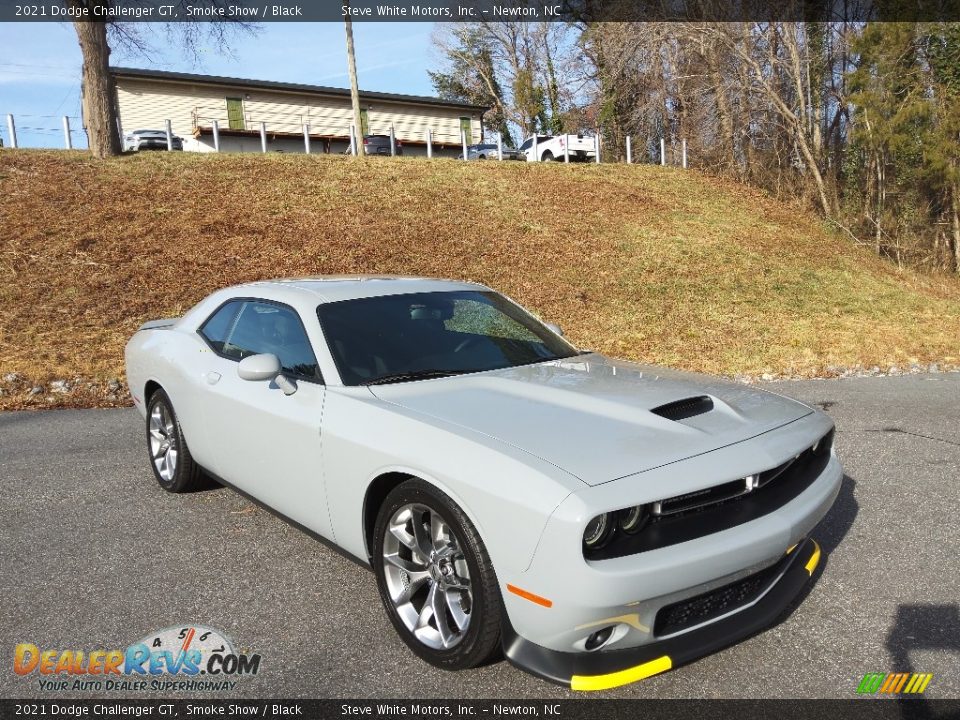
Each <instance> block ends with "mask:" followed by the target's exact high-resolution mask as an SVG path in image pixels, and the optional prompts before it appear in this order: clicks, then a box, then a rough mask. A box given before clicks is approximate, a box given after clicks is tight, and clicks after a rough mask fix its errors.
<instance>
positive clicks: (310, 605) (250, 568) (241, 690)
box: [0, 374, 960, 698]
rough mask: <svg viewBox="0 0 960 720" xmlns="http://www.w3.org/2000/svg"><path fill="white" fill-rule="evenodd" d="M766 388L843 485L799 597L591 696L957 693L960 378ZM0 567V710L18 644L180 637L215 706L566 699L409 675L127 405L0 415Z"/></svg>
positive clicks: (504, 682)
mask: <svg viewBox="0 0 960 720" xmlns="http://www.w3.org/2000/svg"><path fill="white" fill-rule="evenodd" d="M768 387H770V388H771V389H773V390H775V391H776V392H780V393H783V394H785V395H790V396H793V397H796V398H798V399H800V400H803V401H805V402H808V403H811V404H814V403H816V404H820V405H821V406H822V407H824V408H826V409H827V411H828V412H829V413H830V414H831V415H832V416H833V418H834V420H835V421H836V424H837V428H838V434H837V448H838V452H839V454H840V457H841V459H842V461H843V463H844V465H845V468H846V472H847V476H846V477H845V479H844V483H843V487H842V490H841V493H840V497H839V500H838V502H837V504H836V505H835V506H834V508H833V510H832V511H831V513H830V514H829V515H828V517H827V518H826V519H825V520H824V522H823V523H822V524H821V526H820V527H819V528H818V529H817V531H816V532H815V534H814V535H815V537H816V538H817V539H818V540H819V541H820V543H821V545H822V546H823V548H824V550H825V551H826V559H825V561H823V562H822V563H821V565H820V568H819V569H818V571H817V573H816V574H815V576H814V583H813V584H812V585H811V586H810V589H809V591H808V594H807V596H806V597H805V599H803V601H802V602H801V603H800V604H798V606H796V607H795V608H794V609H793V610H792V612H791V613H789V615H788V616H787V617H786V618H784V619H782V620H781V622H780V623H779V624H777V625H776V626H775V627H773V628H770V629H769V630H767V631H766V632H763V633H761V634H759V635H757V636H755V637H753V638H751V639H748V640H747V641H745V642H743V643H741V644H739V645H737V646H735V647H732V648H729V649H727V650H725V651H723V652H720V653H718V654H715V655H712V656H710V657H707V658H704V659H702V660H700V661H698V662H696V663H693V664H691V665H688V666H685V667H682V668H679V669H676V670H674V671H672V672H669V673H666V674H664V675H660V676H657V677H654V678H651V679H649V680H646V681H643V682H641V683H637V684H634V685H631V686H628V687H625V688H620V689H618V690H615V691H611V692H609V693H607V695H608V696H609V697H617V698H626V697H644V698H650V697H664V698H666V697H676V698H700V697H708V698H714V697H744V698H754V697H808V698H827V697H842V698H849V697H852V696H853V695H854V691H855V689H856V686H857V683H858V682H859V680H860V678H861V677H862V676H863V674H864V673H866V672H893V671H906V670H911V671H915V672H924V673H933V674H934V678H933V680H932V681H931V683H930V685H929V687H928V689H927V691H926V695H927V696H929V697H931V698H934V697H937V698H940V697H958V696H960V611H958V601H960V592H958V591H960V557H958V549H960V374H940V375H914V376H905V377H891V378H851V379H844V380H813V381H802V382H789V383H778V384H772V385H769V386H768ZM0 567H2V572H3V583H2V601H0V647H2V648H4V653H6V659H5V660H3V661H2V663H0V697H4V698H13V697H29V696H47V697H50V693H45V692H42V691H40V689H39V688H38V684H37V676H36V674H34V675H32V676H28V677H20V676H17V675H15V674H14V672H13V670H12V652H13V647H14V646H15V645H16V644H17V643H21V642H30V643H34V644H36V645H38V646H39V647H41V648H51V649H54V648H59V649H97V648H101V649H113V648H124V647H126V646H127V645H129V644H130V643H131V642H134V641H136V640H138V639H139V638H141V637H143V636H145V635H147V634H148V633H150V632H151V631H154V630H158V629H161V628H166V627H169V626H176V625H181V624H193V623H199V624H204V625H207V626H210V627H214V628H218V629H220V630H222V631H224V633H225V634H226V635H227V636H229V637H231V638H232V639H233V640H234V643H235V645H236V646H237V647H238V648H243V649H249V650H250V651H252V652H257V653H260V654H261V656H262V664H261V668H260V672H259V674H258V675H256V676H255V677H249V678H245V679H243V680H241V681H240V682H238V684H237V686H236V687H235V688H234V690H232V691H231V693H230V694H229V695H228V697H256V696H261V697H267V696H270V697H410V698H430V697H437V698H449V697H457V698H490V697H509V698H563V697H573V696H574V693H571V692H569V691H567V690H564V689H563V688H558V687H555V686H553V685H550V684H547V683H545V682H542V681H540V680H537V679H535V678H533V677H530V676H528V675H526V674H524V673H522V672H520V671H518V670H516V669H514V668H513V667H511V666H510V665H508V664H507V663H505V662H499V663H495V664H492V665H489V666H486V667H483V668H479V669H476V670H471V671H468V672H462V673H458V674H450V673H447V672H444V671H441V670H437V669H434V668H432V667H430V666H428V665H425V664H424V663H422V662H421V661H419V660H418V659H416V658H415V657H414V656H413V655H412V654H411V653H410V652H409V651H408V650H407V649H406V647H405V646H404V645H403V644H402V642H401V641H400V640H399V638H397V636H396V635H395V634H394V631H393V629H392V627H391V626H390V624H389V622H388V620H387V618H386V616H385V614H384V613H383V610H382V608H381V606H380V602H379V598H378V596H377V591H376V587H375V583H374V578H373V575H372V573H370V572H366V571H364V570H362V569H361V568H359V567H358V566H357V565H355V564H353V563H352V562H350V561H349V560H346V559H344V558H342V557H341V556H340V555H338V554H336V553H334V552H333V551H331V550H329V549H327V548H326V547H324V546H323V545H321V544H319V543H317V542H316V541H315V540H313V539H311V538H310V537H308V536H306V535H303V534H301V533H300V532H299V531H297V530H295V529H293V528H292V527H290V526H288V525H286V524H285V523H283V522H281V521H280V520H278V519H276V518H275V517H273V516H272V515H270V514H269V513H267V512H265V511H263V510H260V509H259V508H257V507H256V506H254V505H252V504H251V503H250V502H248V501H247V500H245V499H244V498H242V497H241V496H239V495H237V494H235V493H234V492H232V491H230V490H227V489H223V488H215V489H211V490H208V491H204V492H199V493H194V494H190V495H183V496H172V495H169V494H166V493H164V492H163V491H161V490H160V488H159V487H158V486H157V484H156V482H155V481H154V479H153V476H152V474H151V472H150V469H149V467H148V465H147V462H146V455H145V451H144V448H143V439H142V424H141V421H140V417H139V415H138V414H137V413H136V411H135V410H133V409H132V408H131V409H123V410H82V411H73V410H64V411H50V412H37V413H3V414H0ZM71 694H72V695H73V696H76V697H90V695H88V694H84V693H82V692H78V693H65V694H58V695H57V696H59V697H64V696H70V695H71ZM580 697H582V696H580Z"/></svg>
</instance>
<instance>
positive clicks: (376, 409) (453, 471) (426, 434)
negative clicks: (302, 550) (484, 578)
mask: <svg viewBox="0 0 960 720" xmlns="http://www.w3.org/2000/svg"><path fill="white" fill-rule="evenodd" d="M321 444H322V452H323V457H324V468H325V473H326V474H327V477H326V486H327V494H328V507H329V509H330V520H331V525H332V527H333V532H334V536H335V537H336V541H337V544H338V545H340V546H341V547H342V548H343V549H344V550H346V551H347V552H349V553H351V554H353V555H355V556H357V557H361V558H366V557H369V553H368V548H367V542H366V537H365V534H364V523H363V518H364V501H365V498H366V496H367V492H368V490H369V488H370V484H371V483H372V482H373V481H374V479H376V478H377V477H380V476H382V475H383V474H384V473H389V472H398V473H403V474H407V475H411V476H414V477H417V478H420V479H421V480H424V481H425V482H429V483H431V484H432V485H434V486H435V487H437V488H438V489H439V490H441V491H443V492H444V493H446V494H447V495H449V496H450V498H451V499H452V500H453V501H454V502H456V503H457V504H458V505H459V506H460V508H461V509H462V510H463V512H464V513H465V514H466V515H467V517H468V518H470V521H471V522H472V523H473V525H474V527H475V528H476V530H477V532H478V533H479V535H480V537H481V539H482V540H483V542H484V545H485V546H486V548H487V552H488V554H489V555H490V558H491V561H492V562H493V564H494V567H495V569H496V570H497V572H498V574H501V575H507V576H513V575H515V574H518V573H520V572H523V570H524V569H525V568H526V567H527V566H528V564H529V563H530V560H531V559H532V557H533V551H534V548H535V547H536V545H537V543H538V542H539V540H540V535H541V533H542V532H543V528H544V526H545V524H546V521H547V518H548V517H549V516H550V514H551V513H552V512H553V510H554V508H555V507H557V506H558V505H559V504H560V503H561V502H562V501H563V499H564V498H566V497H567V495H569V494H570V492H571V491H572V489H574V488H576V487H580V486H582V483H581V482H580V481H579V480H578V479H576V478H574V477H573V476H572V475H569V474H568V473H565V472H564V471H562V470H559V469H558V468H555V467H553V466H552V465H549V463H546V462H545V461H543V460H540V459H538V458H535V457H533V456H532V455H529V454H528V453H526V452H524V451H523V450H520V449H518V448H514V447H512V446H509V445H507V444H505V443H502V442H500V441H498V440H494V439H493V438H489V437H487V436H484V435H482V434H480V433H477V432H474V431H470V430H467V429H465V428H454V427H452V426H449V425H447V424H446V423H444V422H443V421H440V420H437V419H435V418H431V417H427V416H421V415H419V414H418V413H416V412H415V411H411V410H407V409H404V408H401V407H398V406H395V405H392V404H390V403H386V402H383V401H381V400H378V399H377V398H376V397H374V396H373V395H372V394H371V393H370V392H369V391H368V389H367V388H358V387H355V388H346V387H340V388H333V387H331V388H330V389H329V392H328V394H327V399H326V404H325V408H324V427H323V430H322V431H321Z"/></svg>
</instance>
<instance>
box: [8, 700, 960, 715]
mask: <svg viewBox="0 0 960 720" xmlns="http://www.w3.org/2000/svg"><path fill="white" fill-rule="evenodd" d="M0 717H2V718H78V717H79V718H210V717H214V718H294V717H296V718H317V719H324V720H325V719H327V718H409V719H413V718H416V719H418V720H420V719H430V720H434V719H436V718H451V719H455V720H460V719H462V718H481V717H484V718H501V717H505V718H516V717H520V718H534V717H535V718H548V719H550V718H563V719H564V720H580V719H583V720H601V719H603V720H619V719H620V718H623V720H627V719H628V718H629V719H630V720H637V719H638V718H642V719H643V720H680V719H681V718H682V719H684V720H686V719H688V718H696V720H734V719H736V720H740V719H743V720H765V719H766V718H770V719H771V720H774V719H776V720H818V719H822V720H840V719H841V718H842V720H887V719H889V720H895V719H899V720H911V719H913V718H916V719H917V720H920V719H921V718H922V719H924V720H958V719H960V700H928V699H924V698H918V699H910V700H903V699H892V698H891V699H877V698H870V699H867V698H860V699H855V700H602V699H596V700H590V699H584V700H309V699H307V700H252V699H248V700H241V699H237V700H203V699H198V700H180V699H177V700H113V699H104V700H87V699H82V700H70V699H63V700H47V699H44V700H0Z"/></svg>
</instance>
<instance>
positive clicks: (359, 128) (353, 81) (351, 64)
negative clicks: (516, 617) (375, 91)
mask: <svg viewBox="0 0 960 720" xmlns="http://www.w3.org/2000/svg"><path fill="white" fill-rule="evenodd" d="M343 7H344V16H343V25H344V28H345V29H346V31H347V72H349V74H350V100H351V102H352V103H353V127H354V130H353V134H354V136H355V137H354V138H353V142H354V147H355V148H356V151H357V157H361V158H362V157H363V125H362V124H361V122H360V90H359V88H358V87H357V56H356V53H355V52H354V49H353V23H352V22H351V20H350V0H343Z"/></svg>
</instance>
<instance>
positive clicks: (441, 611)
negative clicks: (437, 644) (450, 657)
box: [429, 584, 456, 647]
mask: <svg viewBox="0 0 960 720" xmlns="http://www.w3.org/2000/svg"><path fill="white" fill-rule="evenodd" d="M431 590H432V592H431V594H430V598H429V599H430V607H431V608H432V609H433V618H434V622H436V624H437V631H438V632H439V633H440V640H441V641H442V642H443V646H444V647H450V645H452V644H453V640H454V636H455V635H456V632H455V631H454V630H453V629H451V627H450V623H449V621H448V620H447V609H446V604H447V603H446V593H445V592H444V591H443V590H441V589H440V586H439V585H436V584H435V585H434V586H433V587H432V588H431Z"/></svg>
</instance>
